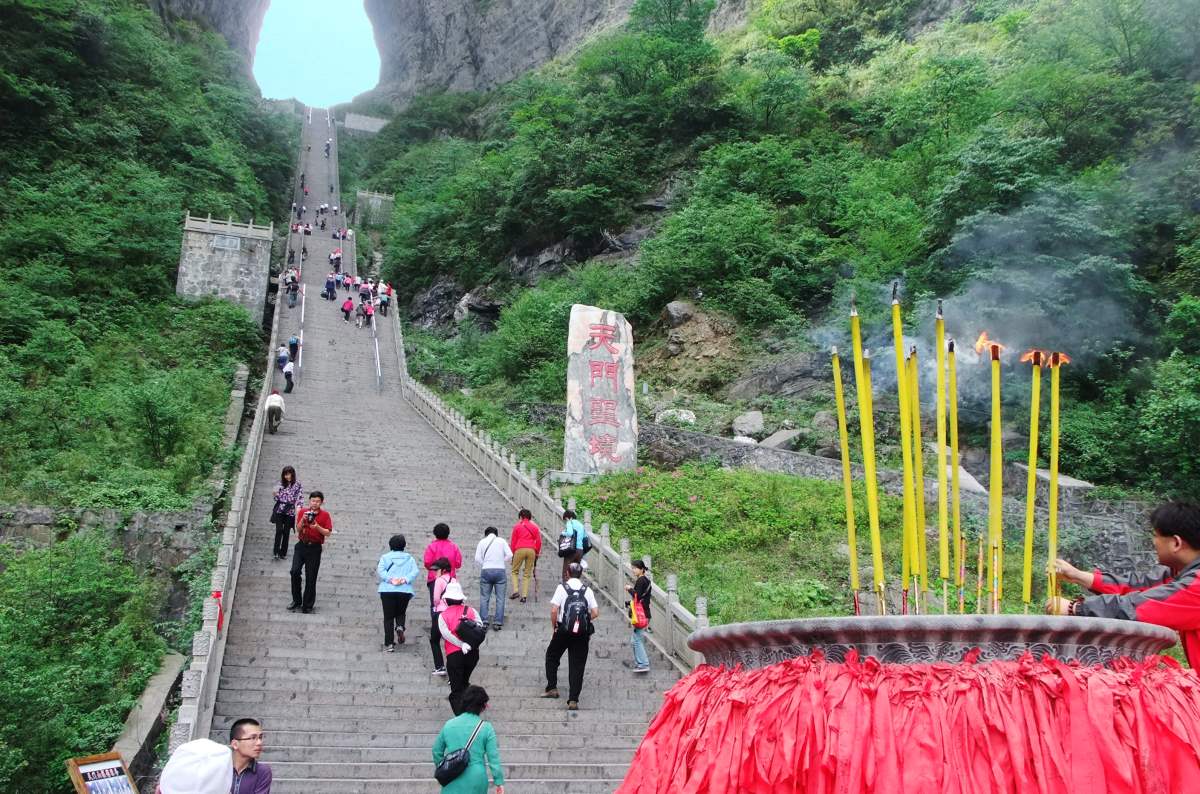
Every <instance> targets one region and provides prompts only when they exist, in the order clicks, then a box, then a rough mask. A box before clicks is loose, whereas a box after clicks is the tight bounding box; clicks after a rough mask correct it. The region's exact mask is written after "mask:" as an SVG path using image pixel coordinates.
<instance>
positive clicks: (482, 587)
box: [479, 568, 508, 624]
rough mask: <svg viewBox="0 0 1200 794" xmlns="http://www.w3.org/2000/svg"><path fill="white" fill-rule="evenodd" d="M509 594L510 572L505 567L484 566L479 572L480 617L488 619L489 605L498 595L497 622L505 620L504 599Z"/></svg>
mask: <svg viewBox="0 0 1200 794" xmlns="http://www.w3.org/2000/svg"><path fill="white" fill-rule="evenodd" d="M507 594H508V574H507V572H506V571H505V570H504V569H503V568H484V569H483V570H482V571H480V572H479V619H480V620H481V621H483V622H484V623H485V624H486V623H488V622H489V620H488V607H489V605H490V604H489V602H490V601H491V600H492V596H493V595H495V596H496V616H495V618H493V620H494V621H495V622H496V623H503V622H504V599H505V597H506V596H507Z"/></svg>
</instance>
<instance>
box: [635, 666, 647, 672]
mask: <svg viewBox="0 0 1200 794" xmlns="http://www.w3.org/2000/svg"><path fill="white" fill-rule="evenodd" d="M633 672H635V673H648V672H650V668H649V667H635V668H633Z"/></svg>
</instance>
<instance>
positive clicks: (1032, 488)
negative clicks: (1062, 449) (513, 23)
mask: <svg viewBox="0 0 1200 794" xmlns="http://www.w3.org/2000/svg"><path fill="white" fill-rule="evenodd" d="M1021 361H1029V362H1030V363H1031V364H1033V380H1032V381H1031V387H1030V388H1031V394H1030V397H1029V473H1028V475H1027V477H1026V480H1025V567H1024V568H1022V570H1021V574H1022V577H1023V578H1022V581H1021V600H1022V601H1024V603H1025V611H1026V612H1028V611H1029V602H1030V601H1032V600H1033V525H1034V516H1035V513H1034V507H1035V505H1036V503H1037V457H1038V412H1039V411H1040V409H1041V402H1042V352H1041V351H1040V350H1031V351H1029V352H1028V353H1026V354H1025V355H1024V356H1021Z"/></svg>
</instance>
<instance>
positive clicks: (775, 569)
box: [572, 464, 1045, 623]
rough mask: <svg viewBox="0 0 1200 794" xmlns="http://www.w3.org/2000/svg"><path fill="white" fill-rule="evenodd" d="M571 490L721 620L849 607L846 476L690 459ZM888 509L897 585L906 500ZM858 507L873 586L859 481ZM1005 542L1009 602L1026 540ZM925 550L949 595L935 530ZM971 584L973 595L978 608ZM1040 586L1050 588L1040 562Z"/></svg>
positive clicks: (862, 563) (970, 603)
mask: <svg viewBox="0 0 1200 794" xmlns="http://www.w3.org/2000/svg"><path fill="white" fill-rule="evenodd" d="M572 494H573V495H574V496H575V498H576V503H577V504H578V505H579V507H580V509H581V510H582V509H583V508H590V509H591V510H592V512H593V516H592V523H593V526H599V525H600V522H602V521H607V522H610V525H611V527H612V530H613V542H614V543H616V542H617V540H618V539H619V538H622V537H625V538H629V541H630V547H631V551H632V553H633V555H634V556H635V557H645V556H650V557H651V558H652V560H653V565H654V568H655V570H656V571H657V572H658V575H659V576H658V584H659V585H660V586H665V585H666V581H665V579H664V578H663V574H664V572H667V571H669V572H672V573H675V574H677V575H678V577H679V593H680V599H681V601H682V602H683V604H684V606H686V607H687V608H688V609H689V610H691V609H694V606H695V600H696V596H699V595H703V596H705V597H707V598H708V605H709V619H710V620H711V621H712V622H713V623H731V622H735V621H742V620H773V619H780V618H797V617H815V616H820V615H845V614H848V613H850V611H851V609H852V605H853V599H852V593H851V590H850V584H849V571H850V567H849V566H850V562H849V555H848V552H847V548H848V546H847V541H846V519H845V508H844V504H845V502H844V497H843V495H842V485H841V483H840V482H826V481H824V480H810V479H804V478H801V477H792V476H789V475H786V474H765V473H762V472H755V471H749V470H732V471H731V470H727V469H721V468H718V467H715V466H704V465H697V464H689V465H685V466H684V467H683V468H682V469H678V470H676V471H672V472H665V471H656V470H654V469H647V468H643V469H638V470H636V471H632V472H625V473H621V474H611V475H608V476H606V477H603V478H601V479H599V480H598V481H596V482H593V483H588V484H586V485H581V486H576V487H575V488H573V489H572ZM880 512H881V516H880V525H881V528H882V535H883V554H884V564H885V566H886V567H887V568H888V570H889V574H890V578H889V586H890V587H891V588H895V587H896V586H897V585H898V582H897V581H895V579H896V578H897V577H898V574H899V564H898V562H897V561H898V560H899V559H900V534H901V533H900V524H901V515H900V513H901V511H900V500H899V499H898V498H896V497H893V496H888V495H882V497H881V500H880ZM855 513H856V515H858V516H861V517H862V518H861V519H860V520H859V522H858V523H859V530H858V544H857V545H858V568H859V573H860V577H861V579H860V584H861V586H862V588H863V590H864V591H870V590H871V587H872V580H871V570H872V569H871V547H870V535H869V533H868V531H867V529H866V524H867V522H866V514H867V506H866V495H865V493H864V492H863V491H862V489H861V486H860V487H859V488H858V489H856V490H855ZM979 529H981V528H980V527H978V526H976V525H975V524H974V523H972V522H970V521H969V520H968V521H967V522H966V526H965V527H964V530H965V532H966V537H967V548H968V549H973V548H974V544H975V539H976V538H977V537H978V534H977V532H978V530H979ZM1009 531H1015V530H1014V528H1011V527H1010V528H1009ZM1013 536H1014V535H1010V537H1013ZM1008 545H1009V547H1010V548H1008V549H1006V552H1005V571H1006V585H1007V586H1006V587H1005V590H1004V610H1005V611H1007V612H1020V611H1021V610H1022V605H1021V587H1020V576H1021V573H1020V572H1021V565H1022V559H1021V554H1022V552H1021V550H1020V549H1019V548H1018V546H1019V544H1015V543H1012V544H1008ZM927 551H928V553H929V555H930V556H929V574H930V586H931V589H933V590H934V591H935V592H934V593H933V595H934V596H935V597H938V598H939V599H940V584H938V581H937V561H938V558H937V542H936V538H932V537H931V538H929V539H928V541H927ZM973 569H974V563H973V562H972V564H971V565H970V566H969V567H968V570H970V571H972V574H973ZM974 584H975V583H974V582H973V581H972V582H971V583H970V585H971V586H969V587H968V588H967V593H966V599H965V601H966V608H967V610H968V611H972V612H973V611H974V610H975V605H976V599H975V588H974ZM1034 592H1035V593H1037V594H1044V593H1045V576H1044V575H1042V574H1041V573H1040V572H1039V573H1037V574H1036V575H1035V577H1034ZM938 603H939V604H940V600H938ZM955 603H957V602H955Z"/></svg>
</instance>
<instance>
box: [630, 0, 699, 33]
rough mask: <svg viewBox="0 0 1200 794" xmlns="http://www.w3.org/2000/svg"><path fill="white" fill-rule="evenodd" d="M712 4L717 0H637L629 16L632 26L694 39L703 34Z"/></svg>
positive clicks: (636, 28)
mask: <svg viewBox="0 0 1200 794" xmlns="http://www.w3.org/2000/svg"><path fill="white" fill-rule="evenodd" d="M715 7H716V0H637V1H636V2H635V3H634V4H633V8H631V9H629V20H630V22H631V23H632V25H633V28H634V29H635V30H644V31H647V32H649V33H654V34H657V35H662V36H666V37H667V38H670V39H675V40H677V41H695V40H697V39H701V38H703V37H704V29H705V27H706V26H707V25H708V17H709V15H710V14H712V10H713V8H715Z"/></svg>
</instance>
